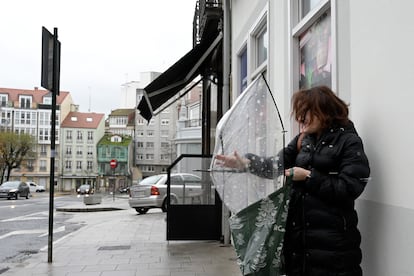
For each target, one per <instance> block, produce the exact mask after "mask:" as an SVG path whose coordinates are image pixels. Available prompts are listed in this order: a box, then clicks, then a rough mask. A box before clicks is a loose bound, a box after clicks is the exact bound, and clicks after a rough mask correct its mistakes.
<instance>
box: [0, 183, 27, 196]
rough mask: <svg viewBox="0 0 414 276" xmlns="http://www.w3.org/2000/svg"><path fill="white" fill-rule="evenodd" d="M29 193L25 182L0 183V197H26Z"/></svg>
mask: <svg viewBox="0 0 414 276" xmlns="http://www.w3.org/2000/svg"><path fill="white" fill-rule="evenodd" d="M29 194H30V189H29V185H27V183H26V182H22V181H7V182H4V183H3V184H1V185H0V197H7V199H11V198H14V199H18V198H19V197H26V199H28V198H29Z"/></svg>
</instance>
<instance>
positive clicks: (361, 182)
mask: <svg viewBox="0 0 414 276" xmlns="http://www.w3.org/2000/svg"><path fill="white" fill-rule="evenodd" d="M298 137H299V136H297V137H295V138H294V139H293V140H292V141H291V142H290V143H289V145H288V146H287V147H286V148H285V151H284V163H285V168H290V167H293V166H297V167H302V168H305V169H308V170H311V172H312V173H311V177H310V178H308V179H307V180H306V181H294V182H293V186H292V188H293V189H292V194H291V199H290V203H289V214H288V221H287V226H286V235H285V244H284V257H285V264H286V271H287V275H288V276H295V275H309V276H317V275H321V276H329V275H336V276H351V275H352V276H356V275H362V271H361V268H360V263H361V258H362V254H361V250H360V243H361V236H360V233H359V231H358V229H357V223H358V218H357V213H356V211H355V209H354V201H355V199H356V198H357V197H358V196H359V195H360V194H361V193H362V191H363V190H364V187H365V185H366V183H367V179H368V177H369V174H370V169H369V164H368V159H367V157H366V155H365V153H364V148H363V144H362V141H361V139H360V137H359V136H358V134H357V132H356V130H355V128H354V126H353V124H352V123H349V125H348V126H345V127H333V128H330V129H328V130H327V131H325V132H324V133H323V134H322V135H321V137H320V139H318V140H317V139H316V137H314V136H312V135H307V136H305V137H304V138H303V140H302V143H301V147H300V150H299V151H298V145H297V143H298ZM249 158H250V159H251V160H252V158H251V156H250V157H249ZM258 160H260V159H258V158H253V161H252V162H251V171H252V172H253V173H256V174H259V175H262V176H264V177H269V176H270V175H268V174H267V173H265V172H271V171H272V170H270V168H269V170H267V169H264V170H263V168H264V167H266V166H270V163H269V164H264V163H267V162H266V161H265V162H260V161H258ZM262 160H263V159H262ZM259 163H261V164H259ZM263 166H264V167H263ZM259 167H260V168H261V169H259Z"/></svg>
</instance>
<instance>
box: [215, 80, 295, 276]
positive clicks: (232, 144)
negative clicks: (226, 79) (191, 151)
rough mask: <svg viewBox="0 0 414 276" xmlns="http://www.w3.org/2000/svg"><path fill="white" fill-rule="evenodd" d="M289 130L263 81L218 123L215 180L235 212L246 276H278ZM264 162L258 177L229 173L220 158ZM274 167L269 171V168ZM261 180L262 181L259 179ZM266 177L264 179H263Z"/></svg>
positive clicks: (238, 246)
mask: <svg viewBox="0 0 414 276" xmlns="http://www.w3.org/2000/svg"><path fill="white" fill-rule="evenodd" d="M284 134H285V131H284V127H283V123H282V120H281V117H280V114H279V111H278V109H277V105H276V102H275V101H274V98H273V96H272V94H271V92H270V90H269V87H268V85H267V83H266V80H265V79H264V77H263V76H259V77H258V78H257V79H256V80H254V81H253V82H252V83H251V84H250V85H249V86H248V88H246V90H245V91H244V92H243V94H242V95H240V96H239V97H238V99H237V101H236V102H235V103H234V105H233V106H232V108H231V109H230V110H229V111H227V112H226V113H225V114H224V116H223V118H222V119H221V120H220V121H219V123H218V125H217V131H216V145H215V149H214V155H213V159H212V162H211V165H210V173H211V176H212V180H213V182H214V185H215V187H216V190H217V192H218V193H219V195H220V197H221V199H222V200H223V202H224V204H225V205H226V206H227V207H228V208H229V210H230V211H231V212H232V216H231V218H230V230H231V234H232V239H233V244H234V247H235V250H236V253H237V257H238V263H239V265H240V269H241V271H242V273H243V275H279V273H280V270H281V266H282V262H281V249H282V244H283V237H284V229H285V225H286V217H287V204H288V201H289V190H290V185H288V184H289V183H286V181H285V179H284V176H283V173H282V172H283V171H284V168H283V166H282V164H281V163H282V162H280V161H279V157H278V156H281V153H283V148H284V144H285V141H284V140H285V139H284ZM235 151H237V153H238V154H239V155H240V156H246V155H249V156H253V157H250V158H253V159H255V158H259V159H260V160H257V161H258V162H257V163H263V164H268V165H267V166H266V167H263V168H262V169H261V170H267V171H262V172H259V173H256V174H253V173H250V171H249V170H247V171H245V170H237V169H234V168H226V167H223V166H222V165H221V162H218V160H217V159H216V158H215V156H216V155H217V154H224V155H231V154H234V152H235ZM269 164H270V165H269ZM257 174H260V175H261V176H260V177H259V176H257ZM264 176H265V177H264Z"/></svg>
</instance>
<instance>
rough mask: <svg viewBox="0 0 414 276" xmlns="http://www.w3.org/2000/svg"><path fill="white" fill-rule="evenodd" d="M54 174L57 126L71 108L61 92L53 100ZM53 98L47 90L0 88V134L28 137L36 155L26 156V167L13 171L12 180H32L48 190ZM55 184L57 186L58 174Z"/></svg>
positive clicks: (71, 104)
mask: <svg viewBox="0 0 414 276" xmlns="http://www.w3.org/2000/svg"><path fill="white" fill-rule="evenodd" d="M56 105H57V108H56V109H57V110H56V153H57V155H56V156H55V171H57V172H59V170H60V169H61V167H60V165H59V164H60V160H61V156H60V155H59V152H60V150H59V149H60V137H61V133H60V130H59V128H60V125H61V122H62V120H63V119H64V118H65V117H66V115H67V114H68V113H69V112H70V110H71V108H73V101H72V97H71V95H70V93H69V92H66V91H61V92H60V94H59V96H57V99H56ZM51 114H52V95H51V93H50V92H49V91H47V90H42V89H38V88H37V87H35V88H34V89H33V90H29V89H16V88H0V131H13V132H15V133H27V134H31V135H32V136H33V137H34V138H35V140H36V148H35V149H34V152H35V155H34V156H30V157H28V159H27V161H26V162H25V166H22V167H20V168H17V169H14V170H13V171H12V172H11V176H10V178H11V179H16V180H20V179H22V180H26V181H34V182H37V183H38V184H40V185H43V186H45V187H46V189H48V188H49V184H50V142H51V139H52V138H51V137H50V134H51V124H50V122H51ZM54 183H55V184H58V183H59V173H57V174H55V179H54Z"/></svg>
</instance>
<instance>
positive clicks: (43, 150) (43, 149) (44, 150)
mask: <svg viewBox="0 0 414 276" xmlns="http://www.w3.org/2000/svg"><path fill="white" fill-rule="evenodd" d="M40 155H41V156H46V155H47V147H46V145H40Z"/></svg>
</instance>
